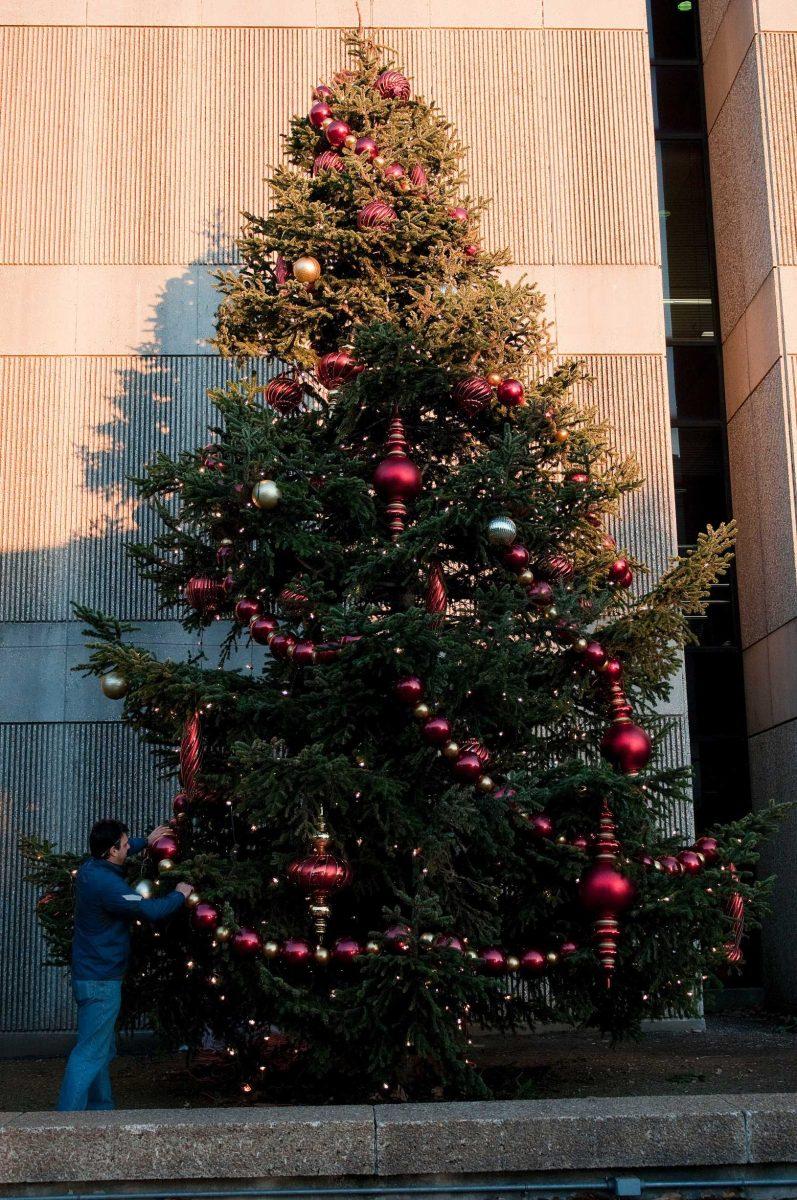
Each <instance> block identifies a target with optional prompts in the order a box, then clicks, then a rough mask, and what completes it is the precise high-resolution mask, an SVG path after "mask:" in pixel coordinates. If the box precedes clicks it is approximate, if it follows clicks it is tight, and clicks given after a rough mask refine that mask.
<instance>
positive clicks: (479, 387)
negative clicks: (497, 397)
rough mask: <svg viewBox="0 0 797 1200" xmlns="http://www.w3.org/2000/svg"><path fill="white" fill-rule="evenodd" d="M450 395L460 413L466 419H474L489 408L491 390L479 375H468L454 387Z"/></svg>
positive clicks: (491, 395) (491, 396)
mask: <svg viewBox="0 0 797 1200" xmlns="http://www.w3.org/2000/svg"><path fill="white" fill-rule="evenodd" d="M451 395H452V398H453V400H454V403H455V404H456V406H457V408H458V409H459V410H460V412H463V413H464V414H465V416H466V417H475V416H476V415H477V414H478V413H480V412H484V410H485V409H487V408H489V407H490V402H491V400H492V398H493V389H492V388H491V387H490V384H489V383H488V382H487V380H486V379H484V378H483V377H482V376H481V375H470V376H468V378H467V379H460V381H459V383H457V384H455V385H454V389H453V391H452V393H451Z"/></svg>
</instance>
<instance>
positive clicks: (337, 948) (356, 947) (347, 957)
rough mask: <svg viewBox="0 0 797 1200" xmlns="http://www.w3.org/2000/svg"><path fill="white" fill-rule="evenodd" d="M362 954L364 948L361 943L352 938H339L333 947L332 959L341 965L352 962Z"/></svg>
mask: <svg viewBox="0 0 797 1200" xmlns="http://www.w3.org/2000/svg"><path fill="white" fill-rule="evenodd" d="M362 952H363V948H362V946H361V945H360V943H359V942H358V941H356V940H355V939H354V938H350V937H342V938H338V940H337V941H336V942H335V945H334V946H333V947H332V957H333V958H334V959H335V961H336V962H340V963H348V962H352V961H353V960H354V959H355V958H357V957H358V956H359V955H360V954H362Z"/></svg>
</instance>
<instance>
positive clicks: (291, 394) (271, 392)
mask: <svg viewBox="0 0 797 1200" xmlns="http://www.w3.org/2000/svg"><path fill="white" fill-rule="evenodd" d="M263 398H264V399H265V401H266V404H268V406H269V408H273V409H274V410H275V411H276V412H278V413H279V414H280V415H281V416H283V417H284V416H287V415H288V414H289V413H293V412H296V410H297V408H299V406H300V405H301V403H302V385H301V384H300V383H299V381H298V379H295V378H294V377H293V376H292V375H289V374H288V373H287V372H285V371H283V373H282V374H281V375H275V376H274V378H273V379H270V380H269V381H268V383H267V384H266V386H265V388H264V389H263Z"/></svg>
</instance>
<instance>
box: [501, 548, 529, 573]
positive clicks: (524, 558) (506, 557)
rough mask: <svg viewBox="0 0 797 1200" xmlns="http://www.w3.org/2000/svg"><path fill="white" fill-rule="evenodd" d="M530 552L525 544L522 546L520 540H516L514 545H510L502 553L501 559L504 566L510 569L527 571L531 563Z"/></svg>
mask: <svg viewBox="0 0 797 1200" xmlns="http://www.w3.org/2000/svg"><path fill="white" fill-rule="evenodd" d="M529 557H530V555H529V552H528V550H527V549H526V547H525V546H521V544H520V542H515V544H514V546H510V547H509V549H508V550H505V551H504V553H503V554H502V555H501V561H502V562H503V564H504V566H505V567H506V568H507V569H508V570H510V571H517V572H518V573H519V572H520V571H525V569H526V567H527V566H528V565H529Z"/></svg>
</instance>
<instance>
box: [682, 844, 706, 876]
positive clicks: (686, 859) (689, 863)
mask: <svg viewBox="0 0 797 1200" xmlns="http://www.w3.org/2000/svg"><path fill="white" fill-rule="evenodd" d="M678 862H679V863H680V864H681V867H682V868H683V871H684V874H685V875H697V873H698V872H699V871H701V870H702V869H703V862H704V860H703V859H702V858H701V856H700V855H699V854H697V853H695V851H694V850H682V851H681V853H680V854H679V855H678Z"/></svg>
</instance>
